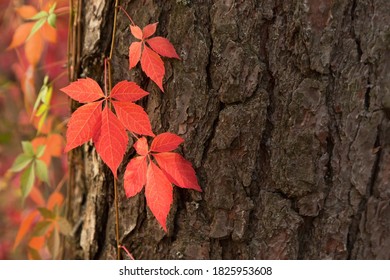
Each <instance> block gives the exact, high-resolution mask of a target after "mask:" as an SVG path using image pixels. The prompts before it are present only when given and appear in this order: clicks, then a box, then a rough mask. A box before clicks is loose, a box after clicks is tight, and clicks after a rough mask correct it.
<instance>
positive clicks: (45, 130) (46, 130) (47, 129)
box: [33, 116, 54, 134]
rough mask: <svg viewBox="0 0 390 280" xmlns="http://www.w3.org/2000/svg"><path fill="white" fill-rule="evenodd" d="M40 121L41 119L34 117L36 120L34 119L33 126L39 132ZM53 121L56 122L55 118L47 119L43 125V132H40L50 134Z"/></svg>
mask: <svg viewBox="0 0 390 280" xmlns="http://www.w3.org/2000/svg"><path fill="white" fill-rule="evenodd" d="M39 120H40V118H39V117H34V119H33V125H34V127H35V128H36V129H37V130H38V126H39ZM53 120H54V117H53V116H48V117H47V119H46V121H45V122H44V123H43V125H42V127H41V130H40V131H41V133H42V134H49V133H50V132H51V130H52V127H53Z"/></svg>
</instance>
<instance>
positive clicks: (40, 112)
mask: <svg viewBox="0 0 390 280" xmlns="http://www.w3.org/2000/svg"><path fill="white" fill-rule="evenodd" d="M47 109H48V106H47V105H46V104H45V103H43V104H41V106H39V109H38V111H37V113H36V114H35V116H37V117H40V116H42V115H43V113H45V112H46V111H47Z"/></svg>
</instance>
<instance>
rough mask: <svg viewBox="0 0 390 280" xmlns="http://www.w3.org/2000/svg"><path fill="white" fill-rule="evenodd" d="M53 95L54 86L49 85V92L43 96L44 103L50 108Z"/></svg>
mask: <svg viewBox="0 0 390 280" xmlns="http://www.w3.org/2000/svg"><path fill="white" fill-rule="evenodd" d="M52 93H53V86H52V85H49V86H48V87H47V91H46V92H45V94H43V95H42V102H43V103H45V104H46V105H47V106H48V107H49V104H50V100H51V95H52Z"/></svg>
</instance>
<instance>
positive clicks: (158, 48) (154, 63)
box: [129, 23, 180, 91]
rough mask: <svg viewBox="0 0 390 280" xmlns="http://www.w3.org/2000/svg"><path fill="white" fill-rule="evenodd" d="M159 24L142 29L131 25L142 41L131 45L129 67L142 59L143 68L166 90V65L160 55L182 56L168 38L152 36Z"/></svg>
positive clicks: (134, 33) (132, 31) (136, 35)
mask: <svg viewBox="0 0 390 280" xmlns="http://www.w3.org/2000/svg"><path fill="white" fill-rule="evenodd" d="M157 24H158V23H152V24H149V25H147V26H145V27H144V28H143V29H142V30H141V28H140V27H139V26H137V25H130V31H131V34H133V36H134V37H135V38H137V39H139V40H141V41H140V42H133V43H132V44H131V45H130V47H129V69H131V68H133V67H135V66H136V65H137V64H138V62H139V61H140V60H141V68H142V70H143V71H144V72H145V74H146V75H147V76H148V77H149V78H150V79H152V80H153V82H155V83H156V84H157V85H158V87H159V88H160V89H161V90H162V91H164V88H163V85H162V80H163V77H164V75H165V67H164V62H163V61H162V59H161V57H160V55H161V56H165V57H170V58H177V59H180V57H179V56H178V54H177V53H176V51H175V48H174V47H173V46H172V44H171V43H170V42H169V41H168V39H166V38H163V37H159V36H157V37H153V38H150V36H152V35H153V34H154V33H155V32H156V28H157ZM148 45H149V47H148Z"/></svg>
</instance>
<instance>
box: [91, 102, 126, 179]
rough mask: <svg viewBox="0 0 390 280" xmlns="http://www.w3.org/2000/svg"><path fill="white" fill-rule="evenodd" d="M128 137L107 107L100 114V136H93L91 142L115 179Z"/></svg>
mask: <svg viewBox="0 0 390 280" xmlns="http://www.w3.org/2000/svg"><path fill="white" fill-rule="evenodd" d="M128 140H129V139H128V137H127V133H126V130H125V128H124V127H123V125H122V123H121V122H120V121H119V120H118V118H117V117H116V116H115V115H114V113H113V112H112V111H111V110H110V109H108V106H107V105H106V107H105V108H104V109H103V112H102V127H101V130H100V134H95V136H94V138H93V141H94V143H95V147H96V151H97V152H98V154H99V155H100V157H101V158H102V160H103V161H104V162H105V163H106V164H107V165H108V167H109V168H110V169H111V171H112V173H113V174H114V177H115V178H117V169H118V166H119V165H120V163H121V162H122V159H123V156H124V154H125V152H126V148H127V142H128Z"/></svg>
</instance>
